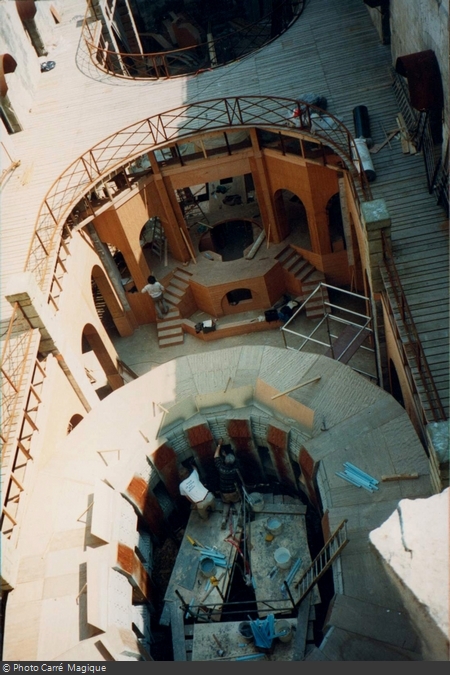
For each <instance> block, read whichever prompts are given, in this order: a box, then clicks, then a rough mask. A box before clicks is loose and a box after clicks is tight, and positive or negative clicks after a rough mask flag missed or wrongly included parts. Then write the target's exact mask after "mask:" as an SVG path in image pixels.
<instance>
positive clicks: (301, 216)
mask: <svg viewBox="0 0 450 675" xmlns="http://www.w3.org/2000/svg"><path fill="white" fill-rule="evenodd" d="M274 205H275V214H276V218H277V222H278V226H279V228H280V230H281V231H282V232H284V233H285V236H287V235H288V234H290V233H292V234H294V235H296V240H295V244H296V245H297V246H299V247H300V248H303V249H306V250H307V251H312V247H311V236H310V231H309V223H308V215H307V213H306V209H305V206H304V204H303V202H302V200H301V199H300V197H299V196H298V195H296V194H295V193H294V192H291V190H286V189H284V188H282V189H280V190H277V191H276V192H275V194H274Z"/></svg>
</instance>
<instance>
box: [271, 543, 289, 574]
mask: <svg viewBox="0 0 450 675" xmlns="http://www.w3.org/2000/svg"><path fill="white" fill-rule="evenodd" d="M273 557H274V558H275V562H276V564H277V565H278V567H279V568H280V570H288V569H289V568H290V566H291V554H290V552H289V550H288V549H287V548H284V546H281V547H280V548H277V550H276V551H275V553H274V554H273Z"/></svg>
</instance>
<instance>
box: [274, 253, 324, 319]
mask: <svg viewBox="0 0 450 675" xmlns="http://www.w3.org/2000/svg"><path fill="white" fill-rule="evenodd" d="M275 257H276V259H277V260H278V262H279V263H280V264H281V266H282V268H283V269H284V271H285V274H286V275H287V276H288V290H289V291H291V292H292V291H293V292H294V293H298V292H299V293H300V295H299V297H298V298H296V299H297V300H298V301H299V302H300V303H303V302H305V300H306V298H307V297H308V296H309V295H310V294H311V293H312V292H313V291H314V289H315V288H317V286H318V285H319V284H320V283H321V282H323V283H325V275H324V274H323V272H320V270H317V269H316V268H315V267H313V265H311V263H309V262H308V261H307V260H305V258H303V257H302V256H301V255H300V254H299V253H297V251H295V250H294V249H293V248H291V247H290V246H286V248H284V249H283V250H282V251H281V253H278V255H277V256H275ZM323 300H325V301H328V300H329V298H328V291H327V289H326V288H325V289H322V292H321V293H317V294H316V295H315V296H314V297H312V298H311V300H310V301H309V302H308V303H307V304H306V307H305V310H306V316H307V317H308V319H320V318H321V317H322V316H323V314H324V312H323Z"/></svg>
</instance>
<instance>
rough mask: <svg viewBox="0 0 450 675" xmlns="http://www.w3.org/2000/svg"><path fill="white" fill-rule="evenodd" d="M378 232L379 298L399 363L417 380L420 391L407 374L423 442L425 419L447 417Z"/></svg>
mask: <svg viewBox="0 0 450 675" xmlns="http://www.w3.org/2000/svg"><path fill="white" fill-rule="evenodd" d="M381 234H382V244H383V262H384V270H385V272H386V275H387V279H384V278H383V281H384V285H385V292H384V293H383V297H384V298H385V301H386V308H387V311H388V316H389V321H390V324H391V326H392V329H393V330H394V334H395V337H396V343H397V344H398V345H400V346H401V353H402V357H403V358H402V360H403V365H404V366H407V365H408V366H409V368H415V369H416V370H417V373H418V376H419V379H420V384H421V389H422V390H423V393H421V392H420V391H419V389H418V387H417V383H416V381H415V378H414V376H412V375H411V377H408V381H409V386H410V387H411V391H412V393H413V398H414V399H415V401H416V412H417V414H418V419H419V421H420V424H421V427H422V437H423V439H424V442H425V444H426V435H425V426H426V425H427V424H428V423H429V422H442V421H444V420H446V419H447V416H446V414H445V410H444V406H443V405H442V402H441V399H440V396H439V393H438V390H437V387H436V384H435V382H434V379H433V376H432V374H431V370H430V367H429V365H428V361H427V359H426V356H425V352H424V351H423V347H422V343H421V342H420V338H419V334H418V332H417V328H416V325H415V323H414V319H413V316H412V312H411V309H410V307H409V305H408V301H407V299H406V296H405V293H404V291H403V287H402V285H401V281H400V276H399V274H398V270H397V267H396V265H395V262H394V257H393V254H392V248H391V245H390V243H389V242H388V240H387V238H386V236H385V235H384V232H383V231H382V232H381ZM383 276H384V275H382V277H383ZM390 292H391V293H392V294H393V296H394V299H395V304H396V305H397V307H396V308H395V307H394V306H393V304H392V302H391V298H390V295H389V293H390ZM395 309H396V310H397V313H398V315H399V318H400V321H401V325H402V327H403V330H404V333H405V334H404V335H403V336H401V335H400V332H399V327H398V319H396V318H395V311H394V310H395ZM417 402H418V403H419V406H420V410H418V409H417ZM427 407H428V409H429V413H430V414H429V415H428V416H427V412H426V408H427Z"/></svg>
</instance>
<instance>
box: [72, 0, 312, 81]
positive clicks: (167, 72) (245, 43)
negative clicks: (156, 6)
mask: <svg viewBox="0 0 450 675" xmlns="http://www.w3.org/2000/svg"><path fill="white" fill-rule="evenodd" d="M304 7H305V0H279V2H278V3H277V5H276V6H275V7H274V8H273V9H272V11H271V12H270V13H268V14H266V15H265V16H263V17H261V19H259V21H257V22H254V23H251V24H248V25H246V26H242V27H238V26H235V27H233V28H232V29H230V32H227V33H226V34H224V35H221V36H219V37H214V38H213V37H212V36H211V35H210V34H207V39H206V40H205V41H204V42H202V43H201V44H198V45H194V46H191V47H184V48H182V49H180V48H176V49H175V48H174V49H168V50H164V51H158V52H149V53H142V54H141V53H138V54H129V53H125V52H118V51H115V50H112V49H108V48H107V47H106V45H105V41H104V38H103V37H102V30H101V26H100V23H102V22H103V21H104V19H103V18H102V16H101V12H100V10H99V9H98V7H95V6H94V4H93V3H92V1H91V0H89V2H88V8H87V11H86V15H85V18H84V21H83V26H82V37H83V39H84V42H85V44H86V47H87V49H88V52H89V56H90V58H91V61H92V63H93V64H94V65H95V66H96V68H99V69H100V70H103V71H104V72H107V73H108V74H109V75H114V76H116V77H122V78H127V79H130V78H131V79H144V80H145V79H148V80H158V79H160V78H172V77H182V76H186V75H196V74H198V73H200V72H202V71H205V70H211V69H213V68H218V67H220V66H223V65H226V64H227V63H233V62H235V61H238V60H240V59H242V58H244V57H245V56H248V54H251V53H252V52H254V51H256V50H257V49H261V47H263V46H265V45H267V44H269V43H270V42H272V41H273V40H275V39H276V38H277V37H279V36H280V35H282V34H283V33H284V32H285V31H286V30H287V29H288V28H289V27H290V26H291V25H292V24H293V23H294V22H295V21H296V20H297V19H298V17H299V16H300V15H301V14H302V12H303V9H304ZM205 33H206V31H205Z"/></svg>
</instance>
